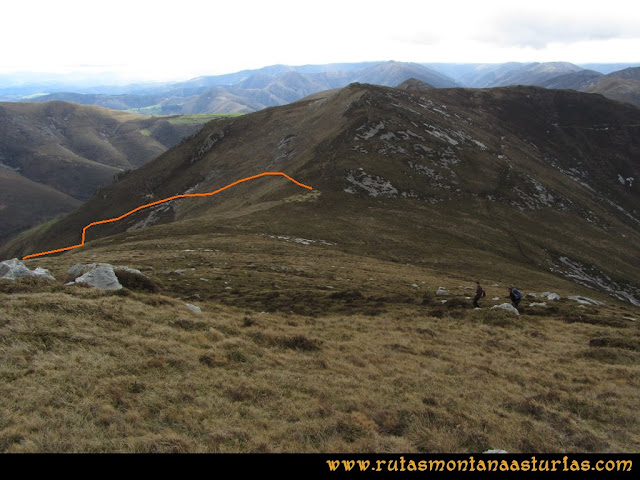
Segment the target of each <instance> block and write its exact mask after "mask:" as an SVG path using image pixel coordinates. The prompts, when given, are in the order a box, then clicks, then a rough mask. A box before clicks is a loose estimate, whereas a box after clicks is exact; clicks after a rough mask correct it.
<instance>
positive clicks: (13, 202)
mask: <svg viewBox="0 0 640 480" xmlns="http://www.w3.org/2000/svg"><path fill="white" fill-rule="evenodd" d="M80 203H81V202H80V201H79V200H76V199H75V198H73V197H70V196H69V195H65V194H64V193H62V192H59V191H57V190H55V189H53V188H51V187H48V186H46V185H43V184H41V183H36V182H33V181H31V180H29V179H28V178H25V177H23V176H22V175H20V174H19V173H16V172H14V171H12V170H9V169H8V168H0V226H1V228H0V244H2V243H3V242H4V241H6V240H8V239H9V238H10V237H11V236H12V235H15V234H16V233H18V232H21V231H23V230H25V229H27V228H29V227H32V226H34V225H38V224H40V223H44V222H46V221H48V220H50V219H52V218H55V217H57V216H59V215H62V214H64V213H67V212H70V211H71V210H73V209H74V208H75V207H77V206H78V205H80Z"/></svg>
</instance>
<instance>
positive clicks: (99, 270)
mask: <svg viewBox="0 0 640 480" xmlns="http://www.w3.org/2000/svg"><path fill="white" fill-rule="evenodd" d="M75 283H77V284H80V285H87V286H89V287H95V288H98V289H100V290H120V289H121V288H122V285H120V282H119V281H118V277H116V274H115V272H114V271H113V267H112V266H111V265H109V264H106V263H101V264H99V265H97V266H96V267H95V268H93V269H91V270H89V271H88V272H87V273H84V274H83V275H81V276H79V277H78V278H76V281H75Z"/></svg>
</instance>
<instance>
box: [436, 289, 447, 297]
mask: <svg viewBox="0 0 640 480" xmlns="http://www.w3.org/2000/svg"><path fill="white" fill-rule="evenodd" d="M436 295H438V296H440V297H443V296H445V295H449V292H447V291H446V290H445V289H444V287H438V291H437V292H436Z"/></svg>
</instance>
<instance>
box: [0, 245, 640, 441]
mask: <svg viewBox="0 0 640 480" xmlns="http://www.w3.org/2000/svg"><path fill="white" fill-rule="evenodd" d="M140 233H141V232H140ZM140 233H136V234H134V235H132V236H131V238H130V239H129V242H128V243H127V245H126V248H125V246H124V245H123V244H121V243H120V242H119V241H116V239H111V238H110V239H103V240H100V241H99V242H96V243H95V244H94V246H93V247H88V248H86V249H84V250H76V251H74V252H73V253H68V254H66V255H64V256H61V257H57V258H42V259H38V260H31V261H28V262H27V263H28V264H29V266H30V267H31V268H33V267H35V266H36V265H39V266H43V267H47V268H50V269H51V270H52V271H53V272H54V274H55V275H56V276H57V277H58V278H60V279H61V280H64V276H65V275H64V272H65V271H66V268H68V266H70V265H72V264H73V263H76V262H87V261H110V262H113V263H116V264H127V265H130V266H133V267H137V268H140V269H142V270H143V271H145V272H146V273H147V274H149V275H150V276H151V278H152V280H153V281H154V282H155V283H156V284H157V285H159V286H160V288H161V291H160V292H159V293H148V292H137V293H135V292H130V291H124V292H122V293H121V294H113V293H104V292H97V291H93V290H91V289H86V288H78V287H73V288H68V287H63V286H62V283H61V282H60V283H54V284H49V283H46V282H35V281H20V282H15V283H14V282H8V281H0V292H3V293H0V297H2V302H0V305H2V306H1V307H0V348H1V349H2V356H0V358H1V360H0V378H2V395H1V396H0V405H1V407H2V411H3V412H5V416H4V417H3V419H2V423H1V424H0V448H1V449H2V450H3V451H14V452H18V451H23V452H24V451H30V452H34V451H38V452H42V451H49V452H63V451H93V452H96V451H119V452H123V451H124V452H328V451H336V452H339V451H342V452H363V451H380V452H382V451H392V452H452V451H453V452H456V451H457V452H478V451H484V450H486V449H489V448H503V449H505V450H507V451H510V452H521V451H522V452H584V451H600V452H602V451H618V452H622V451H628V452H633V451H637V450H638V447H639V446H640V438H639V437H638V435H637V434H636V433H635V432H637V431H638V419H637V415H636V412H637V408H638V406H639V405H638V398H637V395H636V393H637V389H638V386H639V384H638V378H640V377H639V376H638V373H640V371H639V366H638V360H639V353H638V352H639V350H640V331H639V330H638V326H637V322H634V321H631V320H629V319H625V317H626V318H628V317H629V315H631V316H634V317H636V318H637V312H636V311H632V310H634V309H633V308H632V307H630V306H627V305H622V304H617V303H615V302H610V301H609V300H607V305H606V306H602V307H587V308H580V307H579V306H578V304H577V303H575V302H573V301H569V300H561V301H560V302H556V303H553V304H552V305H550V306H549V307H548V308H537V307H530V306H529V303H530V301H528V300H525V301H523V302H522V304H521V307H522V311H523V315H521V316H520V317H512V316H510V315H508V314H504V313H501V312H497V311H491V310H488V309H486V308H483V309H482V310H479V311H474V310H472V309H471V308H470V303H471V300H469V299H468V296H469V295H470V294H471V291H470V290H469V289H468V288H472V285H473V281H472V280H471V279H468V278H465V266H464V262H459V263H458V265H457V268H453V267H450V271H451V273H450V274H449V275H447V274H443V273H442V272H438V271H436V270H434V269H432V268H430V267H428V266H424V265H413V264H412V265H407V264H404V263H398V262H389V261H383V260H376V259H372V258H370V257H367V256H361V255H356V254H351V253H344V252H341V251H340V250H339V249H337V248H336V247H335V246H331V245H323V244H313V245H300V244H297V243H295V242H292V241H288V240H287V239H278V238H272V237H269V236H260V235H255V234H247V235H236V234H234V235H229V234H224V233H218V234H215V233H209V234H206V235H204V234H203V235H199V236H174V237H170V238H167V237H164V238H155V239H154V238H146V237H144V236H142V235H140ZM316 240H318V239H316ZM177 270H182V271H181V272H177ZM481 280H482V281H483V282H484V285H485V287H486V288H487V292H488V297H487V298H486V299H484V300H482V301H481V304H482V306H483V307H488V306H490V305H491V304H494V303H501V302H503V301H505V300H503V299H500V300H498V301H493V300H491V298H493V297H494V296H496V297H503V296H504V295H505V289H504V284H503V283H502V282H500V286H494V282H497V281H499V278H497V277H495V278H492V277H483V278H481ZM412 283H415V285H416V286H417V287H418V288H416V287H415V286H412V285H411V284H412ZM439 286H444V287H446V288H447V289H448V290H449V292H450V296H448V297H444V298H446V299H447V300H448V301H447V303H445V304H443V303H441V300H442V298H443V297H436V296H434V292H435V290H436V288H437V287H439ZM330 287H331V288H330ZM521 287H522V288H523V290H524V291H525V292H528V291H531V290H534V291H537V292H538V293H540V291H541V290H546V289H551V290H555V291H557V292H559V293H560V294H561V295H563V296H565V295H566V294H569V293H582V294H585V293H587V294H589V295H590V296H592V297H594V296H595V297H596V298H601V299H602V297H599V296H598V295H594V294H593V293H591V292H588V291H586V290H584V289H581V288H578V287H575V286H573V285H571V284H570V283H568V282H566V281H563V280H561V279H558V278H557V277H553V276H551V275H547V276H546V277H538V278H536V279H535V281H533V280H530V281H524V282H523V284H522V285H521ZM185 302H191V303H195V304H197V305H198V306H200V307H201V308H202V309H203V313H202V314H201V315H198V314H194V313H192V312H190V311H189V310H188V309H186V307H185V306H184V303H185ZM296 312H297V313H296Z"/></svg>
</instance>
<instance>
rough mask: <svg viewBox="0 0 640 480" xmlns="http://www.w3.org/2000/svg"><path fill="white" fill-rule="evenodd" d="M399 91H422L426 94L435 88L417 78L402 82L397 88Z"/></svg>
mask: <svg viewBox="0 0 640 480" xmlns="http://www.w3.org/2000/svg"><path fill="white" fill-rule="evenodd" d="M396 88H397V89H399V90H409V91H421V92H426V91H428V90H431V89H433V88H435V87H434V86H433V85H430V84H428V83H427V82H423V81H422V80H418V79H417V78H409V79H407V80H405V81H404V82H402V83H401V84H400V85H398V86H396Z"/></svg>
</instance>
